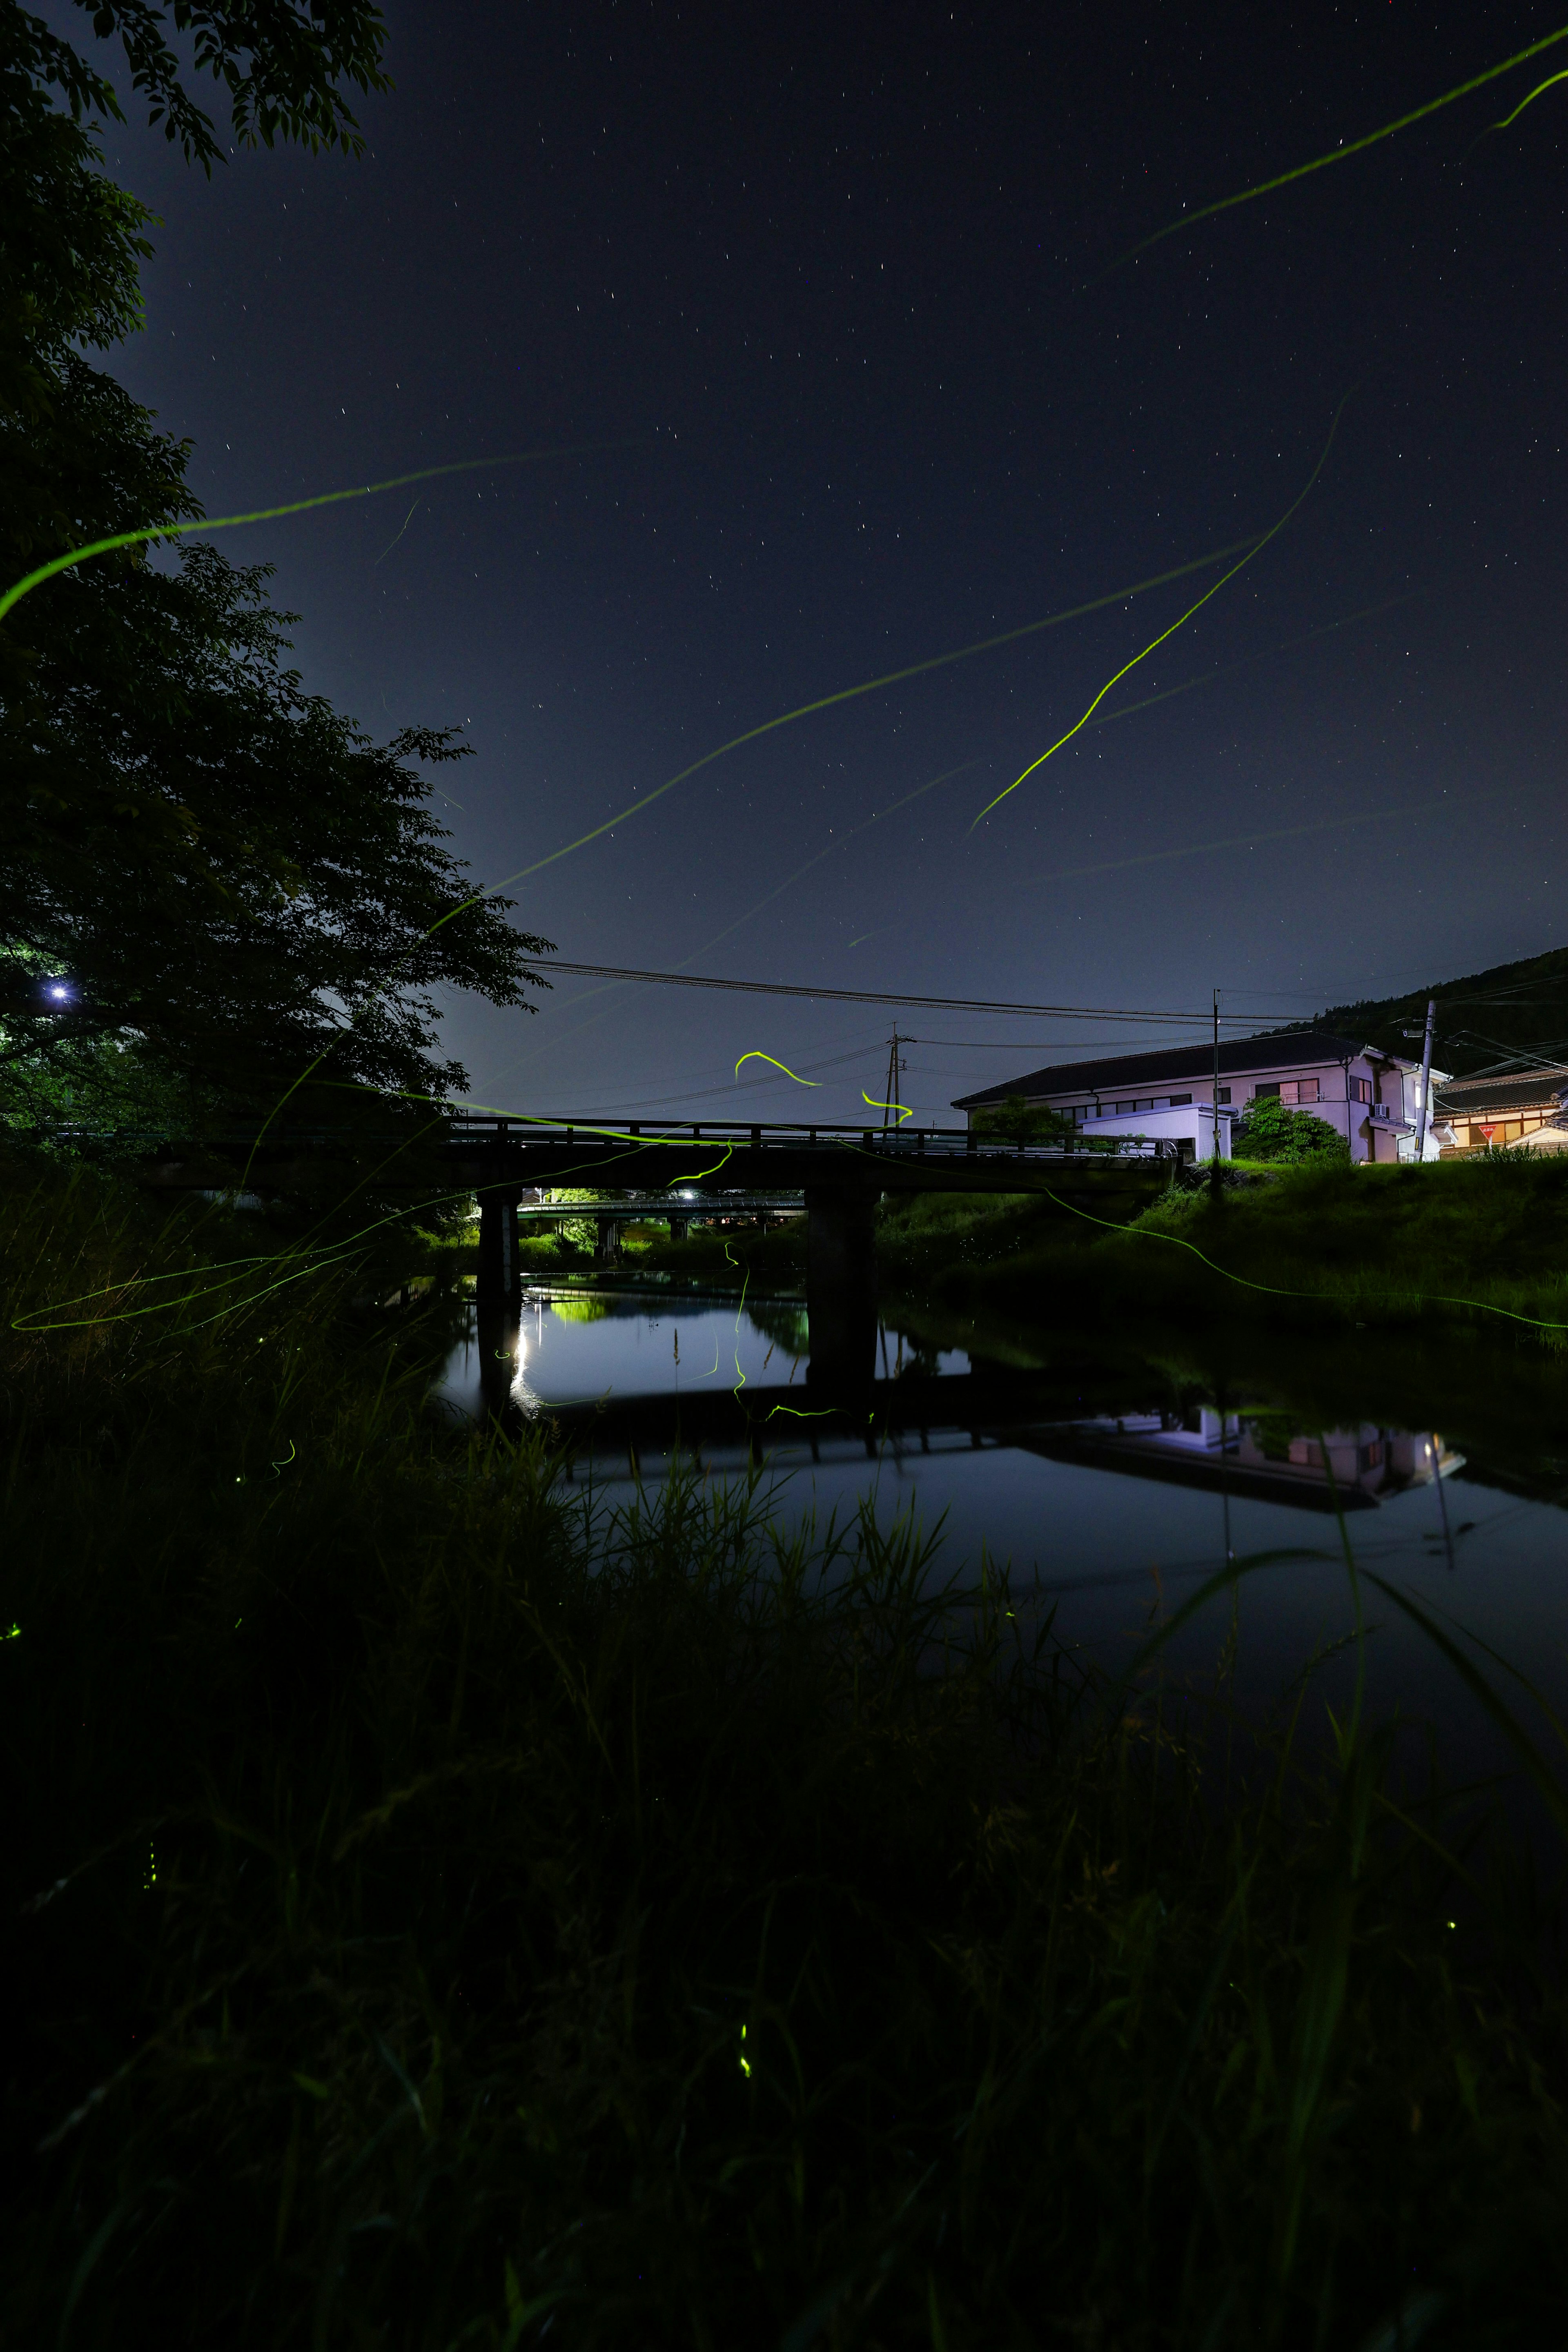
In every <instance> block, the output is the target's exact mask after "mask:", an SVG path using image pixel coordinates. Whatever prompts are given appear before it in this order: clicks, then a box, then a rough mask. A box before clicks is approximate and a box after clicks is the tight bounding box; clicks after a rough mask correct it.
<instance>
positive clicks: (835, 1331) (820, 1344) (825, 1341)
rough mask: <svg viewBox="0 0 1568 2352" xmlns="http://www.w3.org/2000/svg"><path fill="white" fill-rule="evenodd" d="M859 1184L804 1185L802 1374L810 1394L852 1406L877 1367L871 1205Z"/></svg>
mask: <svg viewBox="0 0 1568 2352" xmlns="http://www.w3.org/2000/svg"><path fill="white" fill-rule="evenodd" d="M879 1197H880V1194H879V1192H870V1191H868V1190H867V1189H864V1188H862V1187H860V1186H857V1187H855V1188H854V1189H853V1190H851V1189H850V1188H849V1187H847V1186H844V1185H837V1184H835V1185H831V1186H829V1185H826V1184H822V1185H818V1184H812V1185H808V1186H807V1187H806V1189H805V1214H806V1276H805V1312H806V1320H807V1323H808V1324H809V1326H810V1330H811V1360H810V1363H809V1364H808V1366H807V1368H806V1379H807V1381H808V1382H809V1385H810V1387H811V1390H812V1392H813V1394H814V1395H815V1394H817V1393H818V1392H820V1393H822V1394H823V1395H824V1396H825V1397H830V1398H831V1399H832V1400H833V1402H835V1403H842V1404H848V1405H853V1404H855V1403H857V1402H859V1400H860V1399H862V1398H864V1397H869V1395H870V1392H871V1382H872V1381H873V1379H874V1378H875V1376H876V1370H877V1202H878V1200H879Z"/></svg>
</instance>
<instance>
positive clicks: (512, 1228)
mask: <svg viewBox="0 0 1568 2352" xmlns="http://www.w3.org/2000/svg"><path fill="white" fill-rule="evenodd" d="M521 1197H522V1187H521V1184H487V1185H486V1187H485V1189H484V1190H483V1192H481V1193H480V1194H479V1280H478V1282H477V1283H476V1284H475V1286H474V1289H475V1298H474V1305H475V1316H474V1321H475V1324H476V1327H477V1338H478V1340H479V1393H480V1395H481V1396H482V1397H483V1399H484V1402H485V1410H486V1412H489V1413H490V1414H491V1415H497V1414H500V1412H504V1410H505V1408H506V1405H507V1402H508V1400H509V1399H510V1395H511V1380H512V1373H513V1371H514V1370H515V1368H516V1363H517V1333H518V1325H519V1322H520V1320H521V1315H522V1272H521V1259H520V1257H519V1255H518V1247H517V1204H518V1202H519V1201H520V1200H521Z"/></svg>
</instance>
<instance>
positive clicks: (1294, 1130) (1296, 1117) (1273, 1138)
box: [1237, 1096, 1351, 1165]
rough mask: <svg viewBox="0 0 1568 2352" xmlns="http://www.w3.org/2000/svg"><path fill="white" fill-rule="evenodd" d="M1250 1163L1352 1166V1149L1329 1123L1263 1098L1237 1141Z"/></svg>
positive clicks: (1305, 1112)
mask: <svg viewBox="0 0 1568 2352" xmlns="http://www.w3.org/2000/svg"><path fill="white" fill-rule="evenodd" d="M1237 1141H1238V1143H1239V1144H1240V1146H1241V1150H1242V1152H1243V1154H1244V1156H1245V1157H1246V1158H1247V1159H1248V1160H1274V1161H1285V1162H1289V1163H1292V1164H1299V1163H1300V1162H1301V1161H1302V1160H1344V1161H1345V1162H1346V1164H1347V1165H1348V1164H1349V1160H1350V1156H1351V1148H1350V1145H1349V1144H1348V1143H1347V1142H1346V1141H1345V1139H1344V1137H1343V1136H1342V1135H1341V1134H1339V1133H1338V1132H1337V1130H1336V1129H1333V1128H1331V1126H1330V1125H1329V1123H1328V1121H1327V1119H1323V1118H1314V1117H1313V1115H1312V1113H1311V1112H1310V1110H1292V1109H1291V1108H1290V1107H1289V1104H1287V1103H1282V1102H1279V1101H1277V1100H1275V1099H1274V1098H1273V1097H1269V1096H1264V1097H1262V1098H1261V1099H1260V1100H1258V1101H1256V1102H1254V1104H1253V1106H1252V1108H1251V1109H1250V1110H1249V1111H1248V1112H1247V1117H1246V1118H1245V1119H1244V1120H1243V1122H1242V1126H1241V1132H1240V1135H1239V1136H1238V1138H1237Z"/></svg>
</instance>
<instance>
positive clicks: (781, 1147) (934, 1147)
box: [450, 1113, 1180, 1163]
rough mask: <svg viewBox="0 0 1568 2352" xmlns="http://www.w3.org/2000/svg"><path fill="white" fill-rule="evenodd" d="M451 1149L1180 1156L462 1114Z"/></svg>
mask: <svg viewBox="0 0 1568 2352" xmlns="http://www.w3.org/2000/svg"><path fill="white" fill-rule="evenodd" d="M450 1134H451V1139H452V1141H453V1143H454V1144H456V1145H457V1146H458V1147H459V1148H462V1147H464V1146H467V1147H468V1148H469V1149H472V1148H473V1147H475V1146H482V1145H484V1144H491V1143H512V1144H530V1143H531V1144H538V1145H548V1146H552V1147H555V1148H558V1149H562V1150H580V1151H585V1152H587V1151H592V1152H602V1153H612V1152H615V1151H617V1150H625V1148H626V1146H627V1145H628V1144H634V1145H636V1146H637V1147H638V1148H639V1149H641V1150H657V1149H658V1148H659V1147H660V1146H661V1145H662V1146H679V1147H680V1148H681V1149H683V1150H684V1149H689V1147H690V1146H691V1145H692V1144H703V1145H708V1144H713V1145H715V1146H718V1147H720V1148H721V1149H722V1148H724V1147H726V1146H727V1147H729V1148H730V1149H731V1150H741V1151H770V1150H771V1151H788V1152H799V1151H802V1150H806V1151H810V1150H832V1149H834V1148H835V1147H838V1148H840V1149H842V1150H849V1151H853V1152H855V1153H856V1154H857V1155H859V1154H864V1153H867V1152H869V1153H870V1154H871V1155H872V1156H873V1157H874V1158H876V1159H879V1160H910V1159H913V1160H934V1159H952V1160H1031V1161H1055V1162H1068V1161H1071V1162H1075V1163H1076V1162H1081V1161H1083V1160H1091V1159H1092V1160H1110V1159H1122V1160H1139V1159H1142V1160H1174V1159H1176V1158H1178V1157H1179V1156H1180V1155H1179V1152H1178V1150H1177V1145H1176V1141H1175V1139H1174V1138H1173V1137H1170V1136H1119V1137H1118V1138H1117V1139H1115V1141H1114V1142H1110V1140H1109V1139H1107V1140H1105V1141H1101V1140H1100V1139H1099V1138H1096V1139H1092V1140H1091V1139H1089V1138H1087V1137H1086V1138H1085V1139H1083V1140H1082V1141H1079V1140H1078V1139H1072V1140H1070V1141H1062V1142H1056V1143H1015V1142H1011V1141H1009V1140H1007V1139H1005V1138H1003V1137H999V1136H994V1135H980V1134H976V1132H975V1131H974V1129H973V1128H965V1127H901V1128H876V1127H857V1126H852V1125H844V1126H838V1125H835V1124H831V1123H829V1122H826V1121H822V1120H818V1121H817V1122H816V1124H814V1125H807V1124H805V1122H804V1121H803V1122H800V1123H798V1124H797V1123H794V1122H785V1121H782V1120H767V1121H762V1122H757V1121H753V1122H752V1123H751V1124H750V1125H748V1126H744V1127H740V1126H730V1125H727V1124H725V1123H723V1122H719V1123H717V1124H715V1123H714V1122H712V1121H710V1120H702V1121H700V1122H695V1123H693V1124H691V1125H686V1124H684V1123H683V1124H680V1125H672V1124H670V1123H668V1122H659V1123H658V1124H655V1123H652V1122H648V1121H643V1120H637V1119H632V1120H627V1121H626V1122H624V1123H615V1124H612V1123H611V1122H610V1121H608V1120H594V1121H579V1120H575V1119H543V1118H541V1119H521V1118H479V1117H477V1116H475V1115H473V1114H471V1113H470V1114H464V1115H462V1116H460V1117H458V1118H454V1119H453V1120H452V1121H451V1124H450Z"/></svg>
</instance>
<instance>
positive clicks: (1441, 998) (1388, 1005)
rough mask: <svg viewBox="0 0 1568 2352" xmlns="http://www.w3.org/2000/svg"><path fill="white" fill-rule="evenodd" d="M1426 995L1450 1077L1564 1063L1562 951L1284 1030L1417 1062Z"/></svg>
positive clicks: (1566, 964) (1439, 1055)
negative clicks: (1321, 1034)
mask: <svg viewBox="0 0 1568 2352" xmlns="http://www.w3.org/2000/svg"><path fill="white" fill-rule="evenodd" d="M1434 996H1435V997H1436V1000H1437V1029H1436V1042H1435V1044H1434V1045H1433V1048H1432V1059H1433V1061H1434V1062H1435V1063H1436V1066H1437V1067H1438V1068H1439V1069H1441V1070H1447V1071H1448V1072H1449V1073H1450V1074H1451V1075H1452V1076H1455V1077H1461V1078H1462V1077H1468V1076H1470V1075H1471V1074H1472V1073H1473V1072H1475V1071H1477V1070H1489V1069H1491V1068H1493V1067H1495V1066H1496V1065H1497V1064H1499V1063H1500V1062H1504V1061H1506V1060H1507V1059H1508V1057H1509V1056H1510V1055H1538V1056H1539V1057H1540V1058H1541V1060H1542V1061H1545V1062H1564V1063H1568V948H1552V949H1549V950H1548V951H1547V953H1546V954H1545V955H1538V956H1527V957H1526V958H1524V960H1523V961H1521V962H1519V963H1499V964H1493V965H1492V966H1491V968H1490V970H1489V971H1478V972H1472V973H1470V974H1469V975H1468V977H1467V978H1465V979H1463V980H1436V981H1433V982H1430V984H1429V985H1428V986H1426V987H1425V988H1415V989H1412V990H1411V991H1410V992H1409V994H1408V995H1406V996H1384V997H1378V998H1373V999H1369V1000H1368V1001H1366V1002H1364V1003H1360V1004H1331V1005H1330V1006H1328V1008H1327V1009H1326V1010H1325V1011H1324V1012H1322V1013H1318V1014H1316V1015H1315V1016H1314V1018H1313V1019H1312V1020H1310V1021H1293V1022H1291V1023H1290V1024H1289V1027H1290V1028H1291V1029H1336V1030H1340V1031H1342V1032H1343V1034H1345V1035H1346V1036H1353V1037H1356V1038H1358V1039H1361V1040H1363V1041H1364V1042H1365V1043H1366V1044H1367V1045H1379V1046H1381V1047H1382V1048H1383V1049H1384V1052H1385V1053H1390V1054H1399V1055H1404V1056H1405V1057H1406V1058H1418V1057H1419V1055H1420V1052H1421V1037H1420V1032H1421V1030H1422V1028H1423V1027H1424V1025H1425V1023H1426V1001H1427V999H1428V997H1434ZM1411 1029H1414V1030H1415V1032H1416V1033H1417V1034H1415V1036H1414V1037H1411V1036H1408V1035H1406V1034H1405V1033H1406V1031H1408V1030H1411ZM1269 1034H1276V1033H1272V1032H1271V1033H1269ZM1279 1034H1283V1033H1279Z"/></svg>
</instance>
